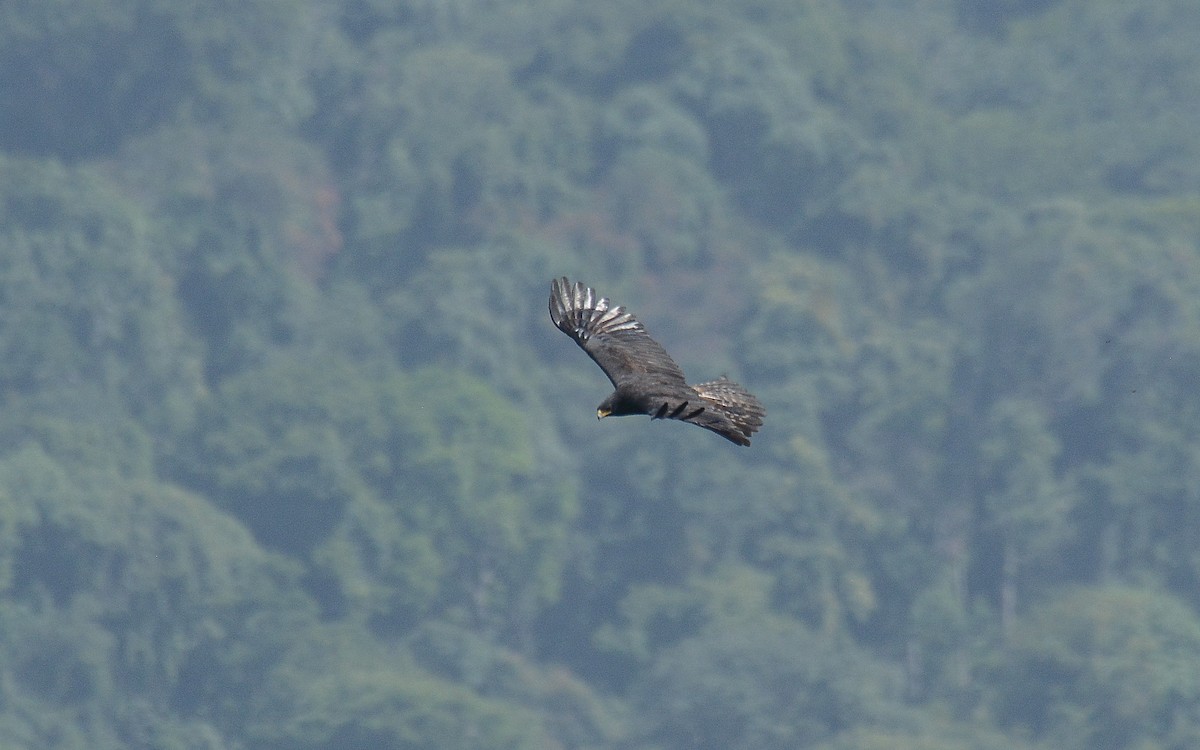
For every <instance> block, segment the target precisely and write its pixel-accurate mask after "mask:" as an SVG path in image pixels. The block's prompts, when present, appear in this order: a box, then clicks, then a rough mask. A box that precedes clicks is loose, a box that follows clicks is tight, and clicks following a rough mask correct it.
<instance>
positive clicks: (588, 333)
mask: <svg viewBox="0 0 1200 750" xmlns="http://www.w3.org/2000/svg"><path fill="white" fill-rule="evenodd" d="M550 319H551V320H553V321H554V325H556V326H558V328H559V330H561V331H562V332H563V333H565V334H567V335H568V336H570V337H571V338H572V339H574V340H575V343H576V344H579V346H580V347H582V348H583V350H584V351H585V352H587V353H588V356H589V357H591V358H592V359H594V360H595V361H596V364H598V365H600V369H601V370H604V374H605V375H607V376H608V379H609V380H611V381H612V383H613V385H614V386H615V387H616V390H615V391H613V393H612V395H610V396H609V397H608V398H606V399H604V401H602V402H601V403H600V406H599V408H597V409H596V418H597V419H600V418H603V417H608V416H613V417H622V416H626V415H629V414H649V415H650V418H651V419H678V420H680V421H683V422H690V423H692V424H694V425H699V426H701V427H703V428H704V429H706V430H712V431H713V432H715V433H717V434H718V435H720V436H721V437H723V438H725V439H726V440H731V441H733V442H735V443H737V444H738V445H750V436H751V435H753V434H754V431H755V430H757V429H758V428H759V427H761V426H762V423H763V417H764V416H766V411H765V410H764V409H763V407H762V404H760V403H759V402H758V399H756V398H755V397H754V396H752V395H750V393H749V392H747V391H746V389H745V388H743V387H741V386H740V385H738V384H737V383H735V382H733V381H732V380H729V379H728V378H724V377H722V378H720V379H718V380H712V381H709V382H707V383H698V384H696V385H688V383H687V381H686V380H684V377H683V370H681V369H679V365H677V364H675V361H674V360H672V359H671V356H670V355H669V354H667V352H666V350H665V349H663V348H662V346H660V345H659V343H658V342H657V341H655V340H654V339H652V338H650V335H649V334H648V333H646V328H645V327H644V326H643V325H642V324H641V323H639V322H638V321H637V320H636V319H634V317H633V316H632V315H630V314H629V313H627V312H625V308H623V307H617V306H613V305H610V304H609V301H608V298H606V297H601V296H600V295H598V294H596V290H594V289H592V288H591V287H588V286H584V285H583V284H582V283H580V282H578V281H577V282H575V283H574V284H572V283H570V282H569V281H567V279H566V278H565V277H564V278H561V279H555V280H554V281H552V282H550Z"/></svg>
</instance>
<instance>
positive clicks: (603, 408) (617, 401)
mask: <svg viewBox="0 0 1200 750" xmlns="http://www.w3.org/2000/svg"><path fill="white" fill-rule="evenodd" d="M624 406H625V404H624V401H623V400H622V399H621V397H620V396H619V395H617V393H616V392H615V391H614V392H613V393H611V394H609V396H608V398H606V399H604V400H603V401H601V402H600V405H599V406H597V407H596V419H604V418H605V417H619V416H621V415H622V414H627V413H629V412H628V409H625V408H623V407H624Z"/></svg>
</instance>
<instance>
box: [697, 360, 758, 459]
mask: <svg viewBox="0 0 1200 750" xmlns="http://www.w3.org/2000/svg"><path fill="white" fill-rule="evenodd" d="M692 388H693V389H694V390H695V391H696V393H699V394H700V398H702V399H704V402H705V404H707V405H708V407H709V408H710V409H713V410H714V411H717V412H720V413H721V414H722V415H724V416H725V417H726V418H727V419H728V420H729V421H730V422H732V423H733V424H734V426H735V427H736V428H737V430H738V432H740V433H741V434H742V436H743V437H744V438H745V440H746V442H745V443H743V444H744V445H749V444H750V439H749V438H750V436H751V435H753V434H754V432H755V431H756V430H757V429H758V428H759V427H762V423H763V417H765V416H766V415H767V411H766V409H764V408H763V406H762V404H761V403H759V401H758V399H757V398H755V397H754V395H753V394H751V393H750V392H749V391H747V390H746V389H745V388H743V387H742V386H740V385H738V384H737V383H735V382H733V381H732V380H730V379H729V378H725V377H722V378H718V379H716V380H711V381H709V382H707V383H698V384H697V385H693V386H692ZM726 437H729V438H730V439H731V440H734V442H741V441H740V440H736V439H735V438H734V437H733V436H728V435H727V436H726Z"/></svg>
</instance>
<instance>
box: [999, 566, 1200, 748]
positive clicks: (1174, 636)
mask: <svg viewBox="0 0 1200 750" xmlns="http://www.w3.org/2000/svg"><path fill="white" fill-rule="evenodd" d="M1197 658H1200V621H1198V620H1197V618H1196V615H1195V613H1194V612H1192V611H1191V610H1190V609H1188V608H1187V607H1186V606H1184V605H1183V604H1181V603H1180V602H1179V601H1178V600H1177V599H1175V598H1174V597H1171V596H1169V595H1165V594H1160V593H1155V592H1153V591H1148V590H1139V589H1130V588H1125V587H1118V586H1113V587H1104V588H1098V589H1079V590H1077V591H1073V592H1070V593H1068V594H1067V595H1065V596H1062V597H1060V598H1059V599H1058V600H1057V601H1054V602H1049V603H1046V604H1043V605H1041V606H1039V607H1037V608H1036V609H1035V610H1033V611H1032V612H1030V614H1029V616H1028V617H1027V618H1025V619H1024V620H1023V621H1022V622H1021V623H1020V626H1019V627H1018V628H1017V629H1016V630H1015V631H1014V633H1013V638H1012V640H1011V642H1010V643H1009V644H1008V646H1007V648H1006V649H1005V650H1004V652H1003V656H1002V659H1003V660H1002V662H1001V663H1000V664H999V665H998V667H997V669H996V679H995V683H994V685H995V697H994V699H993V700H994V703H995V710H996V712H997V715H998V717H999V718H1000V720H1001V721H1002V722H1004V723H1013V724H1018V725H1020V726H1022V727H1023V728H1025V729H1026V730H1027V731H1028V732H1029V733H1030V734H1031V735H1032V736H1033V737H1035V738H1037V739H1039V740H1045V741H1047V742H1048V743H1049V744H1052V745H1054V746H1056V747H1064V748H1073V747H1080V748H1084V747H1087V748H1132V747H1147V746H1150V745H1148V744H1147V743H1153V746H1155V747H1163V748H1178V749H1179V750H1182V748H1185V747H1191V746H1192V745H1194V744H1195V743H1196V741H1197V739H1198V738H1200V710H1197V706H1200V678H1198V677H1197V674H1196V672H1195V671H1194V670H1193V669H1192V668H1191V666H1192V665H1194V664H1195V663H1196V660H1197Z"/></svg>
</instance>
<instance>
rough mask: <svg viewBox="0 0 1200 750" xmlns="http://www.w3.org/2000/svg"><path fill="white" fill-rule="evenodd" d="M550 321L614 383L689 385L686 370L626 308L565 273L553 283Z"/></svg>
mask: <svg viewBox="0 0 1200 750" xmlns="http://www.w3.org/2000/svg"><path fill="white" fill-rule="evenodd" d="M550 319H551V320H553V321H554V325H556V326H558V328H559V330H561V331H562V332H563V333H565V334H567V335H568V336H570V337H571V338H572V339H574V340H575V343H577V344H579V346H580V347H581V348H582V349H583V350H584V351H585V352H587V353H588V356H590V357H591V358H592V359H593V360H595V362H596V364H598V365H600V369H601V370H604V374H605V375H607V376H608V379H609V380H611V381H612V383H613V385H614V386H617V387H620V385H621V384H622V383H625V382H629V381H630V380H631V379H634V378H637V379H645V380H648V381H652V382H659V383H663V384H667V385H676V386H686V382H685V381H684V378H683V371H682V370H680V369H679V365H677V364H675V361H674V360H673V359H671V356H670V355H669V354H667V351H666V350H665V349H663V348H662V346H661V345H660V344H659V343H658V342H657V341H655V340H654V339H652V338H650V335H649V334H648V333H646V329H645V327H644V326H643V325H642V324H641V323H639V322H638V321H637V319H635V318H634V317H633V316H632V315H630V314H629V313H628V312H626V311H625V308H623V307H620V306H615V305H612V304H610V303H609V301H608V298H607V297H601V296H599V295H598V294H596V290H594V289H592V288H591V287H588V286H584V284H583V283H582V282H578V281H576V282H575V283H574V284H572V283H570V282H569V281H567V279H566V277H563V278H561V279H555V280H554V281H552V282H550Z"/></svg>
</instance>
